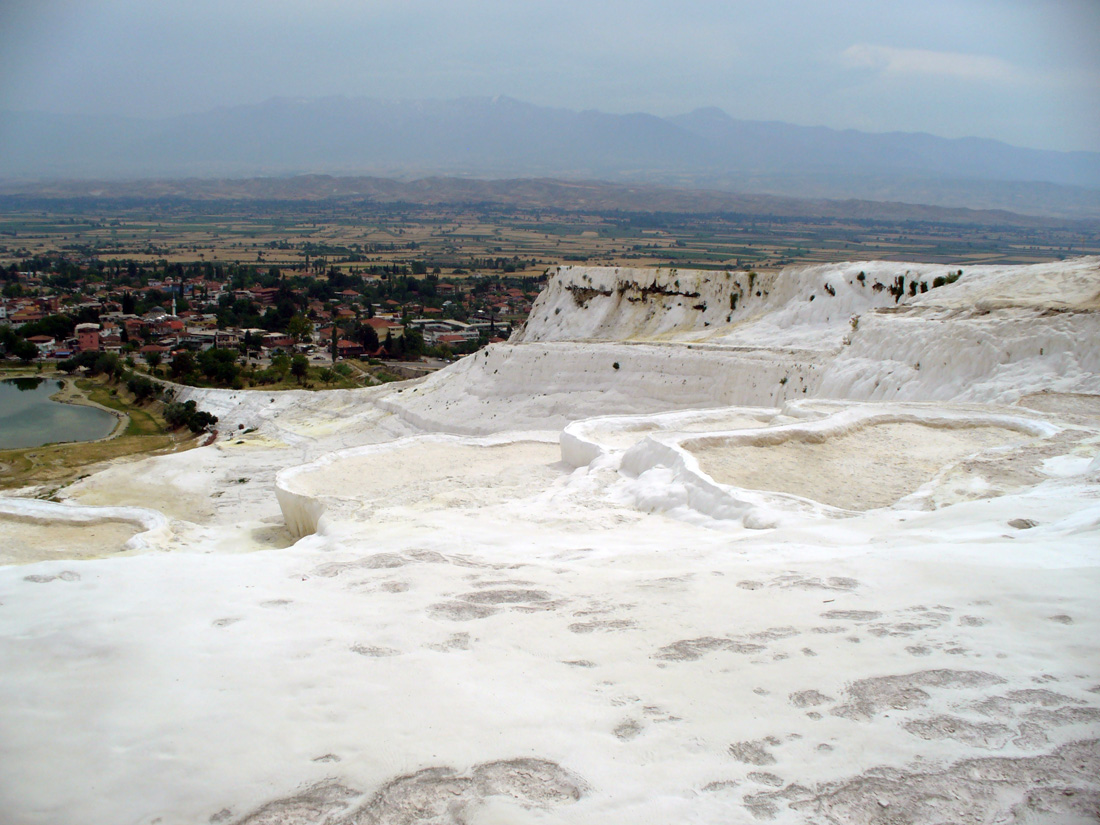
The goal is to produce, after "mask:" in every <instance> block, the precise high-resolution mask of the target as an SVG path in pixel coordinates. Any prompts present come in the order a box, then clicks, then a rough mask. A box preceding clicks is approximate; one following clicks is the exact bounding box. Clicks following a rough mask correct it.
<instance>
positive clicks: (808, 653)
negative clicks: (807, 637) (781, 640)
mask: <svg viewBox="0 0 1100 825" xmlns="http://www.w3.org/2000/svg"><path fill="white" fill-rule="evenodd" d="M802 655H803V656H816V655H817V651H816V650H814V649H813V648H811V647H804V648H802Z"/></svg>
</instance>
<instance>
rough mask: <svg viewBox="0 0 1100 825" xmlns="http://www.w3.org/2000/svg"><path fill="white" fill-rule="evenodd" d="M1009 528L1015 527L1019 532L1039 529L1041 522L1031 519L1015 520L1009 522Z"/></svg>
mask: <svg viewBox="0 0 1100 825" xmlns="http://www.w3.org/2000/svg"><path fill="white" fill-rule="evenodd" d="M1008 526H1009V527H1015V528H1016V529H1017V530H1030V529H1031V528H1032V527H1038V526H1039V522H1037V521H1033V520H1032V519H1029V518H1014V519H1011V520H1010V521H1009V522H1008Z"/></svg>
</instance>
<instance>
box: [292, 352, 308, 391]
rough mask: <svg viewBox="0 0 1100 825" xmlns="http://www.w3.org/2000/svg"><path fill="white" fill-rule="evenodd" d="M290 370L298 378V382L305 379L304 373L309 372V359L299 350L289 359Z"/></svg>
mask: <svg viewBox="0 0 1100 825" xmlns="http://www.w3.org/2000/svg"><path fill="white" fill-rule="evenodd" d="M290 372H291V374H292V375H293V376H294V377H295V378H297V379H298V383H299V384H301V383H302V381H303V380H305V377H306V375H307V374H308V373H309V361H308V360H307V359H306V357H305V356H304V355H302V354H301V353H300V352H299V353H298V354H296V355H295V356H294V357H293V358H292V359H291V361H290Z"/></svg>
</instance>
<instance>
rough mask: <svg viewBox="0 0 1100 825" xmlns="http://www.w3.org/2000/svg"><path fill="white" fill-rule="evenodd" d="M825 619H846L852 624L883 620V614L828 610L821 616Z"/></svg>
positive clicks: (863, 611) (869, 611) (872, 611)
mask: <svg viewBox="0 0 1100 825" xmlns="http://www.w3.org/2000/svg"><path fill="white" fill-rule="evenodd" d="M821 618H823V619H836V620H841V619H845V620H847V621H850V622H870V621H873V620H875V619H881V618H882V614H881V613H879V612H878V611H877V610H826V611H825V612H824V613H822V614H821Z"/></svg>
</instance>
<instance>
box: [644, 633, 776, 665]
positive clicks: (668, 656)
mask: <svg viewBox="0 0 1100 825" xmlns="http://www.w3.org/2000/svg"><path fill="white" fill-rule="evenodd" d="M764 649H765V647H764V645H758V644H752V643H750V642H739V641H737V640H736V639H721V638H718V637H717V636H703V637H701V638H698V639H682V640H680V641H678V642H673V643H672V644H670V645H665V646H664V647H662V648H661V649H660V650H658V651H657V652H656V653H654V654H653V658H654V659H663V660H665V661H671V662H691V661H694V660H696V659H700V658H702V656H703V654H704V653H707V652H708V651H711V650H728V651H731V652H733V653H759V652H760V651H761V650H764Z"/></svg>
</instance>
